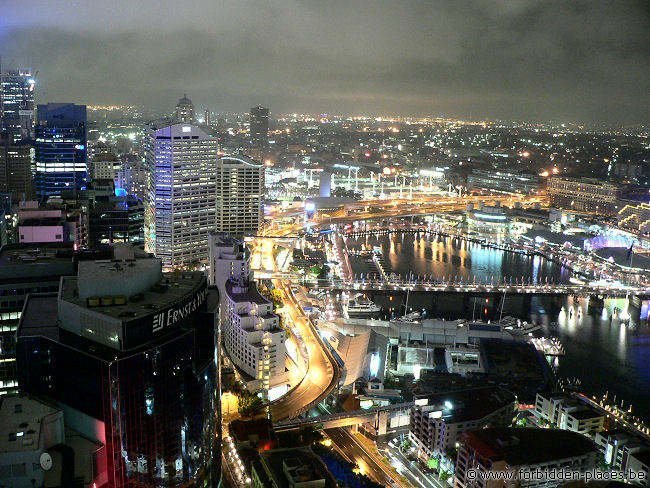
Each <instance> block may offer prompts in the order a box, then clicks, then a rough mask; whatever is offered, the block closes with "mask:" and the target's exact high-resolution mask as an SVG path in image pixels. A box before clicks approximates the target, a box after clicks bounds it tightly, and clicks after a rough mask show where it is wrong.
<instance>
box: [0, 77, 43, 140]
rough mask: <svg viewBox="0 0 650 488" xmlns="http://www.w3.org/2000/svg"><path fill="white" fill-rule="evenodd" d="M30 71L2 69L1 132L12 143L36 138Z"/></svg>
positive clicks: (0, 88)
mask: <svg viewBox="0 0 650 488" xmlns="http://www.w3.org/2000/svg"><path fill="white" fill-rule="evenodd" d="M35 87H36V80H34V77H33V76H32V73H31V70H29V69H12V70H5V71H2V70H1V69H0V131H2V130H4V131H6V132H7V133H8V134H9V139H10V141H11V142H12V143H14V142H18V141H21V140H23V139H32V138H33V136H34V132H33V131H34V89H35Z"/></svg>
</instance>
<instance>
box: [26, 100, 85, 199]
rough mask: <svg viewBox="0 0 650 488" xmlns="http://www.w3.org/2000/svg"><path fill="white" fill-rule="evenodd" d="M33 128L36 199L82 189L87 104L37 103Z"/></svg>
mask: <svg viewBox="0 0 650 488" xmlns="http://www.w3.org/2000/svg"><path fill="white" fill-rule="evenodd" d="M37 118H38V122H37V124H36V127H35V136H36V141H35V146H34V149H35V152H34V159H35V165H36V168H35V169H36V172H35V189H36V194H37V196H38V197H39V198H42V199H45V198H47V197H49V196H51V195H60V194H61V192H63V191H66V190H80V189H82V188H85V186H86V182H87V180H88V168H87V147H86V146H87V141H86V125H87V121H86V106H85V105H75V104H73V103H48V104H47V105H39V106H38V117H37Z"/></svg>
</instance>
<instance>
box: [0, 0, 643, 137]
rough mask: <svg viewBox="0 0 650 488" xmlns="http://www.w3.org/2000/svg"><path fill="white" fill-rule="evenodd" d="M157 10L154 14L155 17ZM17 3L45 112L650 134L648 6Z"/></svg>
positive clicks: (25, 53) (7, 19) (17, 60)
mask: <svg viewBox="0 0 650 488" xmlns="http://www.w3.org/2000/svg"><path fill="white" fill-rule="evenodd" d="M148 2H149V3H148ZM328 7H330V8H323V4H321V3H319V2H318V3H317V2H312V1H310V0H304V1H292V2H278V3H268V2H264V3H263V2H244V3H242V2H234V1H225V2H221V4H220V5H215V4H214V3H213V2H210V1H208V0H199V1H196V2H194V3H193V4H192V5H187V6H184V7H183V10H182V11H180V10H179V9H178V5H177V4H175V3H173V2H169V1H168V0H165V1H164V2H162V3H161V2H153V0H147V2H144V5H143V3H142V2H140V3H138V5H137V6H136V5H134V4H132V3H129V2H126V1H125V0H119V1H116V2H108V1H104V0H102V1H97V2H92V4H85V3H82V4H76V5H71V4H69V3H68V4H66V5H63V4H62V3H56V4H53V3H51V2H47V1H45V0H23V1H17V0H7V1H6V2H4V5H3V10H2V11H3V15H2V17H1V18H0V42H1V43H2V46H3V49H2V51H3V52H2V58H3V66H6V67H9V66H14V65H22V66H31V67H33V68H34V69H36V70H38V72H39V74H38V78H39V82H40V83H39V85H40V86H39V90H38V98H39V101H41V102H46V101H58V100H64V101H71V102H76V103H86V104H129V105H144V106H147V107H151V108H153V109H155V110H161V111H163V110H171V109H172V108H173V106H174V104H175V103H176V101H177V100H178V98H179V97H180V96H181V95H182V93H183V92H187V93H188V95H189V96H190V98H191V99H192V100H193V102H194V103H195V105H196V106H197V107H210V108H211V110H212V109H215V108H216V109H217V111H220V112H243V111H245V110H247V108H248V107H252V106H255V105H256V104H258V103H262V104H263V105H265V106H269V107H271V109H272V111H273V112H274V113H294V112H296V113H314V114H320V113H337V114H363V113H367V114H391V115H395V116H405V117H408V116H412V117H427V116H428V117H445V118H460V119H462V118H470V119H478V120H504V121H505V120H508V121H523V120H526V121H566V122H576V123H586V124H601V123H603V124H615V125H637V124H646V123H647V122H648V118H647V109H648V107H649V106H650V47H649V46H650V44H649V43H645V42H644V41H643V39H644V38H645V37H646V36H647V31H648V26H649V25H650V9H649V8H648V6H647V4H644V2H639V1H634V0H629V1H625V2H619V3H617V4H616V5H610V4H607V3H606V2H586V1H585V2H574V3H571V4H566V3H563V2H556V1H548V2H543V1H535V0H518V1H503V0H489V1H482V2H472V1H469V2H464V3H462V4H460V3H456V2H448V1H444V0H439V1H436V2H429V3H422V2H417V1H412V2H409V3H400V4H399V5H397V4H394V3H393V2H363V1H354V2H338V1H335V2H332V3H331V4H328Z"/></svg>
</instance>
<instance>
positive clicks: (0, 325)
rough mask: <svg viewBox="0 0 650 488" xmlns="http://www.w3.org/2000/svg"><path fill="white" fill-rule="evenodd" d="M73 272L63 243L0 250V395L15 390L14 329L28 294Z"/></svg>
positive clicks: (50, 287) (52, 285)
mask: <svg viewBox="0 0 650 488" xmlns="http://www.w3.org/2000/svg"><path fill="white" fill-rule="evenodd" d="M73 273H74V262H73V256H72V247H71V246H68V245H66V244H38V245H34V244H26V245H23V244H8V245H6V246H4V247H3V248H2V249H0V396H2V395H6V394H13V393H18V372H17V370H16V330H17V329H18V321H19V320H20V316H21V314H22V310H23V305H24V304H25V300H26V299H27V295H29V294H30V293H43V292H53V291H56V290H58V288H59V285H58V283H59V280H60V279H61V276H65V275H71V274H73Z"/></svg>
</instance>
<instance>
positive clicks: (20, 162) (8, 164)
mask: <svg viewBox="0 0 650 488" xmlns="http://www.w3.org/2000/svg"><path fill="white" fill-rule="evenodd" d="M33 151H34V146H33V142H32V141H30V140H27V139H23V140H20V141H17V142H14V141H12V140H11V138H10V136H9V134H8V133H7V132H5V133H4V134H0V192H3V193H9V194H10V195H11V199H12V201H13V202H18V201H20V200H31V199H32V198H34V187H33V184H32V161H33Z"/></svg>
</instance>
